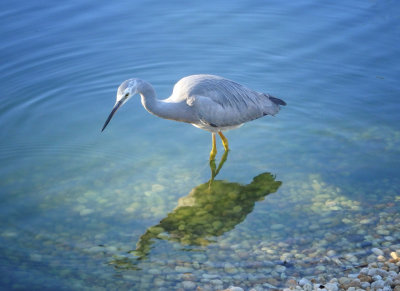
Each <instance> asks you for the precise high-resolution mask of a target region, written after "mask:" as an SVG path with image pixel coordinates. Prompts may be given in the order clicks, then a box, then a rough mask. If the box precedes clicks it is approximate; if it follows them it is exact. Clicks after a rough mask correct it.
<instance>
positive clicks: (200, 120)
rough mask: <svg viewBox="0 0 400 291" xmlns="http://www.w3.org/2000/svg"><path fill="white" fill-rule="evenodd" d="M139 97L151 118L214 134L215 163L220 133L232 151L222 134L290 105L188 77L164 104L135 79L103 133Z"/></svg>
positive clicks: (124, 88) (124, 87) (220, 81)
mask: <svg viewBox="0 0 400 291" xmlns="http://www.w3.org/2000/svg"><path fill="white" fill-rule="evenodd" d="M136 94H139V95H140V96H141V102H142V105H143V107H144V108H145V109H146V110H147V111H148V112H150V113H151V114H154V115H156V116H159V117H161V118H165V119H170V120H176V121H181V122H187V123H190V124H192V125H194V126H196V127H198V128H201V129H204V130H207V131H209V132H211V133H212V149H211V153H210V160H214V159H215V156H216V154H217V146H216V139H215V137H216V134H217V133H218V134H219V136H220V137H221V140H222V144H223V146H224V149H225V151H228V150H229V146H228V139H227V138H226V137H225V136H224V135H223V134H222V131H226V130H230V129H234V128H237V127H239V126H241V125H243V124H244V123H245V122H248V121H251V120H254V119H257V118H260V117H263V116H265V115H275V114H277V113H278V112H279V109H280V106H281V105H286V103H285V101H283V100H281V99H279V98H276V97H273V96H271V95H269V94H267V93H260V92H257V91H254V90H251V89H249V88H247V87H245V86H243V85H241V84H238V83H236V82H234V81H231V80H228V79H225V78H222V77H219V76H215V75H203V74H202V75H191V76H187V77H184V78H182V79H181V80H179V81H178V82H177V83H176V84H175V86H174V88H173V91H172V95H171V96H170V97H168V98H166V99H164V100H159V99H157V97H156V92H155V90H154V88H153V86H152V85H151V84H150V83H148V82H146V81H144V80H141V79H136V78H133V79H129V80H126V81H124V82H123V83H122V84H121V85H120V86H119V88H118V91H117V97H116V99H117V100H116V102H115V105H114V107H113V109H112V111H111V113H110V115H109V116H108V118H107V120H106V122H105V123H104V126H103V128H102V130H101V131H103V130H104V129H105V128H106V126H107V125H108V123H109V122H110V120H111V118H112V117H113V116H114V114H115V112H117V110H118V109H119V108H120V107H121V106H122V105H124V104H125V103H126V102H127V101H128V100H129V99H130V98H131V97H132V96H134V95H136Z"/></svg>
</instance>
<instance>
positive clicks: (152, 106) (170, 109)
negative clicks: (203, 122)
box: [138, 81, 195, 123]
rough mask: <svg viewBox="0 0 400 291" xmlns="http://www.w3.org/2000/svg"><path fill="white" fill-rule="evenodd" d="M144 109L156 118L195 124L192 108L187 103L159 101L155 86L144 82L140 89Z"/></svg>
mask: <svg viewBox="0 0 400 291" xmlns="http://www.w3.org/2000/svg"><path fill="white" fill-rule="evenodd" d="M138 91H139V94H140V97H141V101H142V105H143V107H144V108H145V109H146V110H147V111H148V112H150V113H151V114H154V115H156V116H159V117H161V118H165V119H171V120H176V121H183V122H188V123H193V122H195V119H194V117H193V114H191V110H192V109H191V108H190V107H189V106H188V105H187V104H186V102H179V103H176V102H169V101H168V99H164V100H159V99H157V97H156V92H155V90H154V88H153V86H152V85H151V84H150V83H148V82H146V81H143V82H142V83H141V85H140V87H139V88H138Z"/></svg>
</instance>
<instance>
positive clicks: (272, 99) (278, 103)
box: [268, 95, 286, 106]
mask: <svg viewBox="0 0 400 291" xmlns="http://www.w3.org/2000/svg"><path fill="white" fill-rule="evenodd" d="M268 97H269V100H271V101H272V102H274V103H275V104H276V105H282V106H286V102H285V101H283V100H282V99H279V98H276V97H273V96H271V95H269V96H268Z"/></svg>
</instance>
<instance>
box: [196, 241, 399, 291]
mask: <svg viewBox="0 0 400 291" xmlns="http://www.w3.org/2000/svg"><path fill="white" fill-rule="evenodd" d="M395 247H397V245H396V246H395ZM371 252H372V253H373V254H374V255H375V257H376V261H374V262H371V263H369V264H368V265H367V266H360V268H361V269H360V271H359V272H358V273H352V274H347V275H346V276H343V277H339V278H332V279H330V280H329V281H328V282H325V281H324V280H323V278H321V277H319V278H312V277H310V278H301V279H297V280H296V279H295V278H290V279H289V280H288V281H287V284H286V285H287V287H285V288H278V287H275V286H273V285H271V284H263V285H262V286H260V285H258V286H256V287H254V288H251V289H249V290H248V291H262V290H284V291H291V290H306V291H312V290H320V291H324V290H325V291H339V290H347V291H361V290H367V291H368V290H371V291H373V290H377V291H378V290H382V291H390V290H394V291H400V249H396V250H395V251H391V252H390V257H389V258H388V257H386V256H385V252H384V251H382V250H381V249H379V248H372V249H371ZM200 290H201V289H200ZM224 291H244V289H243V288H241V287H236V286H231V287H229V288H227V289H225V290H224Z"/></svg>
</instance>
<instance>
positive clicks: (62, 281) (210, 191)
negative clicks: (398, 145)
mask: <svg viewBox="0 0 400 291" xmlns="http://www.w3.org/2000/svg"><path fill="white" fill-rule="evenodd" d="M159 162H160V163H162V161H159ZM156 163H157V162H156ZM90 167H95V165H93V164H91V165H90ZM225 167H226V166H225ZM110 168H111V169H108V170H105V169H102V170H99V171H112V170H113V169H112V168H113V166H112V164H111V165H110ZM70 170H71V173H73V172H74V169H73V168H71V169H70ZM224 170H225V169H224V168H223V169H222V170H221V171H224ZM228 171H229V168H228ZM55 172H56V171H55ZM171 173H172V174H173V175H174V176H175V177H179V179H176V180H174V181H171V180H170V179H168V178H167V177H168V175H171ZM21 174H24V173H21ZM63 174H66V172H65V169H63ZM32 175H33V178H34V179H38V181H40V183H36V184H29V187H32V188H33V189H32V188H31V191H32V192H33V193H35V191H38V192H36V194H37V195H42V196H41V198H40V199H38V197H36V198H35V199H37V201H36V202H35V203H33V201H32V199H33V198H32V197H30V196H29V195H27V197H26V199H25V200H24V202H23V203H22V202H21V205H19V207H20V208H21V209H24V212H23V213H24V215H25V216H29V217H31V219H30V220H24V223H19V220H22V217H23V215H22V214H18V213H16V212H15V213H10V215H9V216H8V219H7V220H6V221H3V223H5V225H6V226H7V227H3V228H2V232H1V236H0V242H1V246H2V262H3V263H2V267H1V268H2V272H3V274H6V275H5V276H3V277H2V279H1V281H2V283H1V284H2V286H6V287H7V286H8V287H10V288H15V289H35V288H37V289H39V288H40V289H43V288H45V289H46V288H48V289H53V288H59V289H101V288H103V289H106V290H111V289H134V290H176V289H178V290H179V289H183V290H196V289H198V290H223V289H225V288H228V287H230V286H238V287H241V288H243V289H245V290H248V289H251V288H255V290H269V289H271V288H276V289H281V288H284V287H287V286H288V285H289V284H291V282H293V280H295V281H296V282H297V281H298V280H299V279H300V278H308V279H309V280H311V279H316V280H318V281H319V282H328V281H329V280H330V279H331V278H334V277H342V276H343V275H346V274H353V273H357V272H358V271H359V270H361V269H362V268H363V267H365V266H367V265H368V263H372V262H375V261H377V260H378V261H379V260H382V258H381V257H380V256H382V255H385V256H386V257H387V256H389V254H390V253H391V252H399V250H400V229H399V225H400V214H399V213H400V211H399V210H400V196H399V193H398V192H397V191H398V189H397V186H396V185H398V184H399V183H398V182H399V181H396V180H395V179H376V180H370V181H364V183H363V185H362V186H360V185H352V184H345V183H342V185H341V187H339V186H337V184H335V183H333V182H331V181H330V182H328V181H325V180H324V178H323V177H322V175H320V174H310V173H308V174H307V173H301V174H291V175H286V176H285V179H282V180H284V181H283V182H282V181H281V180H280V179H279V177H277V176H275V175H273V174H271V173H269V172H263V173H261V174H258V175H256V176H255V177H254V178H253V179H250V180H249V181H247V182H243V183H238V182H229V181H227V180H223V179H219V176H217V177H215V179H214V181H212V182H211V183H210V181H203V183H201V182H199V181H200V180H201V178H200V177H199V176H196V175H193V176H191V175H190V174H187V171H185V170H184V169H182V168H181V167H180V166H179V165H177V166H175V167H172V166H171V167H169V168H168V172H165V171H159V172H158V173H155V176H157V181H156V182H155V183H145V182H143V183H142V184H140V183H137V181H135V182H128V181H129V180H128V179H127V176H125V175H128V174H124V173H121V174H120V176H119V177H118V178H116V179H113V183H111V184H110V183H108V181H107V180H106V179H104V177H102V175H101V174H99V179H98V180H96V181H95V182H94V185H93V187H92V189H91V190H88V189H87V188H85V187H83V186H82V183H81V182H82V181H80V180H85V179H86V178H85V177H84V176H82V177H74V179H70V180H69V179H67V178H66V179H64V183H66V184H67V187H65V185H62V184H63V183H55V182H54V181H56V180H57V179H58V178H59V177H58V176H57V173H53V176H52V175H48V176H46V177H45V179H44V177H41V176H40V174H39V172H37V173H36V174H35V171H33V174H32ZM68 176H69V175H68V174H66V177H68ZM192 177H194V178H193V180H191V178H192ZM53 179H54V181H53ZM333 180H334V179H332V181H333ZM9 183H11V184H12V183H13V182H12V181H9ZM188 183H191V184H198V186H196V187H194V188H192V189H191V190H190V191H189V193H188V194H187V184H188ZM54 187H55V188H54ZM54 191H60V193H62V195H54ZM185 191H186V195H182V194H179V193H184V192H185ZM39 193H40V194H39ZM132 193H141V195H133V194H132ZM174 193H175V194H174ZM177 193H178V194H177ZM16 210H18V207H17V209H16ZM10 211H11V210H10ZM39 213H40V215H38V214H39ZM374 249H380V250H382V252H383V254H377V253H376V252H374Z"/></svg>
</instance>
